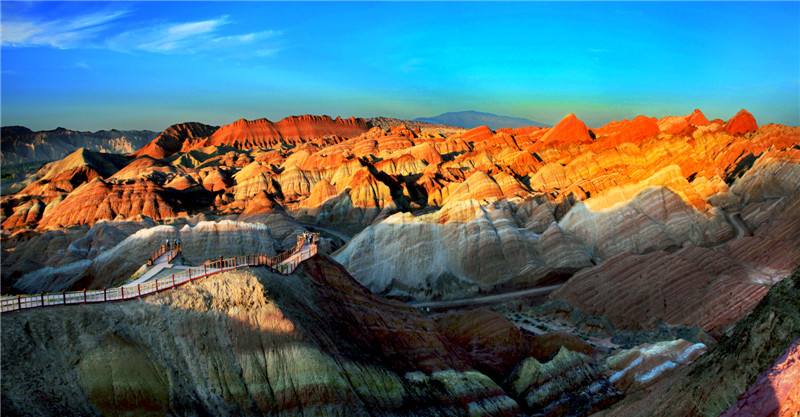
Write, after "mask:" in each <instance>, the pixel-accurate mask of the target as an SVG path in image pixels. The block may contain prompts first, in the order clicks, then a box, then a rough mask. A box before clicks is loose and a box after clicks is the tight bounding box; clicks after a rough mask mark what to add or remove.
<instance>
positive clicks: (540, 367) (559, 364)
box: [508, 348, 621, 416]
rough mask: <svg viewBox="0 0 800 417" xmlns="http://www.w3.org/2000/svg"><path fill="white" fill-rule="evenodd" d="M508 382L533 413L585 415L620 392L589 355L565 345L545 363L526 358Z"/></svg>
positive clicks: (614, 398)
mask: <svg viewBox="0 0 800 417" xmlns="http://www.w3.org/2000/svg"><path fill="white" fill-rule="evenodd" d="M508 383H509V385H510V387H511V390H512V392H513V393H514V394H515V395H517V396H518V397H520V399H521V400H522V403H523V404H524V406H526V407H527V408H528V409H529V410H532V412H533V413H532V415H536V416H579V415H588V414H591V413H592V412H594V411H596V410H598V409H602V408H605V407H607V406H608V405H609V404H612V403H613V402H615V401H616V400H618V399H619V397H620V396H621V393H620V392H619V391H617V390H616V389H615V388H614V387H613V386H612V385H611V383H609V382H608V380H607V379H605V377H603V376H602V375H601V368H600V367H599V366H598V365H597V364H595V363H593V361H592V359H591V358H590V357H588V356H586V355H583V354H581V353H577V352H572V351H569V350H567V349H565V348H562V349H561V350H559V352H558V354H556V356H555V357H554V358H553V359H551V360H549V361H547V362H544V363H542V362H539V361H538V360H536V359H535V358H527V359H525V360H524V361H522V362H521V363H520V364H519V365H518V366H517V368H516V369H515V370H514V373H513V374H511V376H510V377H509V381H508Z"/></svg>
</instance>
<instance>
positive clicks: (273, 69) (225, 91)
mask: <svg viewBox="0 0 800 417" xmlns="http://www.w3.org/2000/svg"><path fill="white" fill-rule="evenodd" d="M1 7H2V28H1V29H0V34H1V35H2V56H1V58H2V124H3V125H11V124H22V125H26V126H28V127H31V128H33V129H52V128H55V127H56V126H64V127H69V128H73V129H90V130H96V129H103V128H121V129H131V128H143V129H153V130H160V129H163V128H165V127H167V126H168V125H170V124H172V123H176V122H181V121H189V120H194V121H201V122H206V123H212V124H224V123H229V122H231V121H233V120H235V119H237V118H240V117H246V118H258V117H268V118H270V119H273V120H277V119H280V118H281V117H284V116H286V115H290V114H304V113H315V114H316V113H324V114H330V115H334V116H335V115H342V116H350V115H356V116H376V115H384V116H392V117H400V118H413V117H418V116H429V115H434V114H438V113H442V112H446V111H458V110H467V109H470V110H479V111H488V112H492V113H498V114H504V115H511V116H520V117H527V118H530V119H533V120H537V121H542V122H545V123H553V122H556V121H557V120H558V119H560V118H561V117H562V116H563V115H564V114H566V113H569V112H574V113H576V114H577V115H578V117H580V118H581V119H583V120H585V121H587V123H589V124H591V125H599V124H602V123H605V122H606V121H608V120H611V119H620V118H629V117H632V116H635V115H636V114H647V115H653V116H663V115H667V114H686V113H689V112H691V110H692V109H694V108H696V107H697V108H700V109H702V110H703V111H704V112H705V113H706V114H707V115H708V116H709V117H711V118H715V117H720V118H728V117H730V116H731V115H733V114H734V113H735V112H736V111H738V110H739V109H740V108H747V109H749V110H750V111H751V112H753V113H754V114H755V116H756V118H757V119H758V121H759V122H760V123H767V122H779V123H787V124H794V125H798V124H800V3H798V2H790V3H672V2H668V3H558V4H553V3H291V4H287V3H260V2H255V3H254V2H248V3H211V2H205V3H190V2H180V3H157V2H142V3H124V2H112V3H102V2H91V3H77V2H69V3H36V2H24V3H11V2H3V3H2V6H1Z"/></svg>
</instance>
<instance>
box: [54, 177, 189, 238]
mask: <svg viewBox="0 0 800 417" xmlns="http://www.w3.org/2000/svg"><path fill="white" fill-rule="evenodd" d="M176 206H177V204H176V202H174V201H173V199H171V198H170V196H169V194H167V193H166V192H165V191H164V189H163V188H162V187H160V186H159V185H157V184H155V183H152V182H150V181H147V180H139V181H134V182H132V183H108V182H105V181H103V180H102V179H95V180H93V181H91V182H89V183H87V184H84V185H83V186H81V187H79V188H78V189H76V190H75V191H73V192H72V193H70V194H69V195H68V196H67V197H66V198H65V199H64V200H63V201H61V202H58V203H57V204H56V205H54V206H53V207H52V208H48V209H47V210H45V213H44V215H43V216H42V219H41V221H40V222H39V228H42V229H52V228H58V227H64V226H69V225H78V224H88V225H92V224H94V223H95V222H97V221H98V220H114V219H116V218H118V216H119V217H121V218H122V219H127V218H132V217H135V216H138V215H144V216H148V217H150V218H152V219H157V220H160V219H164V218H169V217H174V216H175V215H176V214H177V210H176V209H175V208H176Z"/></svg>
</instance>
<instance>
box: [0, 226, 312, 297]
mask: <svg viewBox="0 0 800 417" xmlns="http://www.w3.org/2000/svg"><path fill="white" fill-rule="evenodd" d="M318 240H319V236H318V235H317V234H303V235H300V236H298V237H297V244H296V245H295V247H294V248H292V249H291V250H289V251H286V252H284V253H282V254H279V255H277V256H269V255H266V254H256V255H245V256H234V257H232V258H226V259H217V260H208V261H206V262H204V263H203V265H201V266H191V267H188V268H186V269H183V270H181V271H180V272H178V273H175V274H172V275H171V276H170V277H167V278H160V279H155V280H152V279H150V278H152V277H154V276H156V275H158V274H157V273H158V272H160V271H161V270H162V269H163V266H164V265H170V264H169V263H168V262H171V261H172V260H173V259H174V258H175V257H176V256H177V253H169V254H168V253H167V252H164V253H161V254H159V255H158V256H155V257H153V258H151V260H152V261H153V262H152V263H151V264H152V265H153V268H151V270H153V269H158V271H156V273H154V274H150V271H148V272H146V273H145V275H149V278H148V279H144V280H143V279H141V277H140V278H139V279H137V280H135V281H134V282H131V283H129V284H126V285H123V286H121V287H114V288H106V289H102V290H83V291H68V292H61V293H50V294H36V295H17V296H4V297H2V298H0V311H2V312H4V313H5V312H12V311H18V310H25V309H29V308H38V307H51V306H59V305H71V304H89V303H105V302H111V301H122V300H131V299H134V298H141V297H144V296H147V295H150V294H155V293H157V292H161V291H167V290H171V289H173V288H176V287H179V286H181V285H184V284H186V283H189V282H193V281H196V280H198V279H202V278H205V277H209V276H212V275H216V274H219V273H222V272H227V271H234V270H237V269H239V268H249V267H256V266H266V267H268V268H270V269H272V270H273V271H274V272H277V273H279V274H283V275H289V274H291V273H293V272H294V271H295V269H297V267H298V266H299V265H300V263H301V262H303V261H305V260H306V259H309V258H311V257H312V256H314V255H316V254H317V244H318ZM159 251H161V249H159ZM173 252H175V251H173ZM164 256H166V257H167V258H168V260H166V262H164V261H161V258H163V257H164ZM157 260H158V261H159V262H155V261H157Z"/></svg>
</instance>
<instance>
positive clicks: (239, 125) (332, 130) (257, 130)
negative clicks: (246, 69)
mask: <svg viewBox="0 0 800 417" xmlns="http://www.w3.org/2000/svg"><path fill="white" fill-rule="evenodd" d="M368 128H369V127H368V124H367V122H366V121H365V120H363V119H358V118H349V119H342V118H339V117H337V118H336V119H331V118H330V117H328V116H313V115H303V116H291V117H287V118H285V119H282V120H280V121H278V122H277V123H272V122H271V121H269V120H267V119H258V120H252V121H249V120H245V119H240V120H237V121H235V122H233V123H231V124H229V125H226V126H222V127H221V128H220V129H219V130H218V131H216V132H214V134H213V135H211V137H210V138H209V141H208V144H210V145H215V146H221V145H228V146H234V147H239V148H250V147H265V148H269V147H273V146H275V145H277V144H280V143H281V141H285V142H286V143H301V142H303V141H309V140H323V139H326V138H332V137H341V138H348V137H352V136H356V135H358V134H360V133H363V132H366V131H367V130H368Z"/></svg>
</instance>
